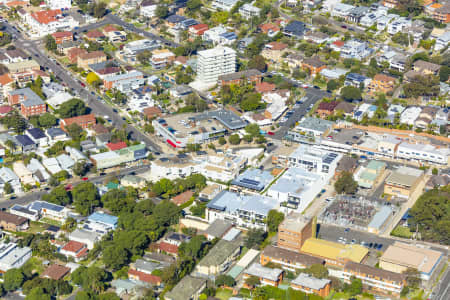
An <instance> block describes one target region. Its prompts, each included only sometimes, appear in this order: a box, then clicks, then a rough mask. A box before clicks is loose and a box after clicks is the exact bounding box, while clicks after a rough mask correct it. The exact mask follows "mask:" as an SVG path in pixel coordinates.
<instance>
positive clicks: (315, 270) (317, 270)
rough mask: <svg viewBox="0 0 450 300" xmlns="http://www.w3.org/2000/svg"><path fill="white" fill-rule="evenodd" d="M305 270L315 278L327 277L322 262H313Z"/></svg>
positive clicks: (326, 270) (326, 271)
mask: <svg viewBox="0 0 450 300" xmlns="http://www.w3.org/2000/svg"><path fill="white" fill-rule="evenodd" d="M305 271H306V272H307V273H308V274H310V275H311V276H314V277H316V278H327V277H328V269H327V268H326V267H325V266H324V265H322V264H313V265H311V266H310V267H309V268H308V269H305Z"/></svg>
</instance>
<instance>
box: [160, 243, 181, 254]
mask: <svg viewBox="0 0 450 300" xmlns="http://www.w3.org/2000/svg"><path fill="white" fill-rule="evenodd" d="M158 248H159V250H160V251H164V252H167V253H172V254H178V246H175V245H172V244H169V243H166V242H160V243H159V244H158Z"/></svg>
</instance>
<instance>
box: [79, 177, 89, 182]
mask: <svg viewBox="0 0 450 300" xmlns="http://www.w3.org/2000/svg"><path fill="white" fill-rule="evenodd" d="M88 179H89V178H87V177H83V178H81V180H83V181H87V180H88Z"/></svg>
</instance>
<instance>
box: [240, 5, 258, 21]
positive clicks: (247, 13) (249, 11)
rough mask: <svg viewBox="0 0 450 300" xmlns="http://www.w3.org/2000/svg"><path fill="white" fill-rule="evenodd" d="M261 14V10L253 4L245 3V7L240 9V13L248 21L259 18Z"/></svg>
mask: <svg viewBox="0 0 450 300" xmlns="http://www.w3.org/2000/svg"><path fill="white" fill-rule="evenodd" d="M260 12H261V9H260V8H258V7H256V6H253V5H251V4H248V3H245V4H244V5H242V6H241V7H240V8H239V13H240V14H241V16H242V17H243V18H244V19H246V20H248V19H250V18H253V17H258V16H259V14H260Z"/></svg>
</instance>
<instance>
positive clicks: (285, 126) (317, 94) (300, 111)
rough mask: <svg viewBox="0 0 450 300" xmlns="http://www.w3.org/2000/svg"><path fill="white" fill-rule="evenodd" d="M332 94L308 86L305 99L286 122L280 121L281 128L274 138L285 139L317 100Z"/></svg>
mask: <svg viewBox="0 0 450 300" xmlns="http://www.w3.org/2000/svg"><path fill="white" fill-rule="evenodd" d="M330 96H331V95H330V93H328V92H326V91H323V90H320V89H316V88H308V89H307V90H306V95H305V101H304V102H302V103H301V104H300V106H299V107H298V108H296V109H295V110H294V113H293V114H292V116H291V117H290V118H289V119H288V120H287V121H286V122H284V123H280V125H281V128H280V129H279V130H277V131H276V132H275V135H273V136H272V138H274V139H278V140H281V139H283V138H284V137H285V136H286V133H287V132H288V130H289V129H290V128H291V127H293V126H294V125H295V123H297V122H298V121H300V119H301V118H303V117H304V116H305V115H306V113H307V112H308V111H309V107H310V106H311V105H314V104H315V103H316V102H317V101H319V100H320V99H322V98H325V97H330Z"/></svg>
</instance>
